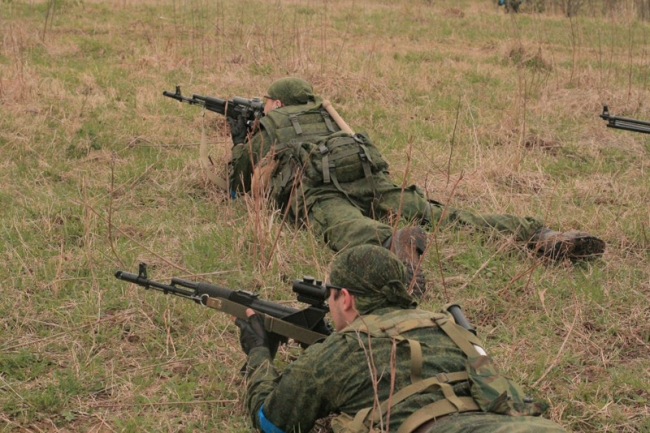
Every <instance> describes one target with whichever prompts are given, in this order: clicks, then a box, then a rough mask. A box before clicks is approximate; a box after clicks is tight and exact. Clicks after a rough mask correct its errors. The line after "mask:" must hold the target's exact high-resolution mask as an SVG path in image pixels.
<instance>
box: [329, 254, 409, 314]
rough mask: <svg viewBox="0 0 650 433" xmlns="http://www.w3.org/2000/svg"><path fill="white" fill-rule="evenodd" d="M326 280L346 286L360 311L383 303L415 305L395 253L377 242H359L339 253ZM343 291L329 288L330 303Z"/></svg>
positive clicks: (406, 278)
mask: <svg viewBox="0 0 650 433" xmlns="http://www.w3.org/2000/svg"><path fill="white" fill-rule="evenodd" d="M329 282H330V284H331V285H333V286H337V287H340V288H345V289H349V292H350V294H351V295H352V296H354V304H355V307H356V311H357V312H358V313H359V314H368V313H370V312H371V311H373V310H376V309H377V308H382V307H391V306H392V307H401V308H412V307H415V306H417V302H416V301H415V299H413V297H411V295H409V294H408V292H407V286H408V277H407V272H406V268H405V267H404V265H403V264H402V262H401V261H400V259H398V258H397V256H395V254H393V253H392V252H390V251H389V250H388V249H386V248H382V247H380V246H378V245H360V246H357V247H352V248H350V249H347V250H345V251H343V252H342V253H340V254H339V255H338V256H337V257H336V258H335V259H334V261H333V262H332V265H331V268H330V275H329ZM342 291H343V290H333V291H332V294H331V296H330V304H331V303H332V299H335V298H336V297H337V296H340V292H342ZM335 292H339V293H335ZM330 306H331V305H330Z"/></svg>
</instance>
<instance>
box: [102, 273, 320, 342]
mask: <svg viewBox="0 0 650 433" xmlns="http://www.w3.org/2000/svg"><path fill="white" fill-rule="evenodd" d="M115 278H117V279H119V280H123V281H127V282H129V283H133V284H137V285H139V286H142V287H144V288H145V289H154V290H158V291H161V292H163V293H164V294H172V295H175V296H179V297H181V298H186V299H190V300H192V301H194V302H196V303H199V304H201V305H205V306H207V307H210V308H214V309H216V310H219V311H222V312H224V313H226V314H230V315H233V316H235V317H238V318H241V319H246V318H247V316H246V309H247V308H251V309H253V310H255V312H256V313H258V314H261V315H262V317H263V319H264V327H265V328H266V330H267V331H268V332H269V337H270V338H272V339H273V340H275V341H276V342H278V343H280V342H281V343H286V342H287V339H289V338H291V339H293V340H295V341H297V342H299V343H300V344H301V345H302V346H303V347H307V346H309V345H311V344H313V343H315V342H317V341H318V340H321V339H323V338H325V337H327V336H328V335H329V334H330V333H331V332H332V331H331V328H330V326H329V324H328V323H327V322H326V321H325V314H327V312H328V311H329V308H328V306H327V304H325V296H324V293H325V292H326V290H325V288H322V287H321V289H322V293H323V295H322V296H320V297H318V296H313V293H316V292H315V291H317V290H318V286H317V285H315V284H309V283H306V284H305V285H304V287H303V286H299V287H298V288H296V286H295V285H294V292H296V293H297V294H298V300H301V302H305V303H307V304H309V307H307V308H305V309H303V310H300V309H297V308H292V307H288V306H285V305H280V304H277V303H275V302H271V301H265V300H263V299H259V295H258V294H257V293H251V292H247V291H243V290H230V289H227V288H225V287H220V286H216V285H213V284H208V283H199V282H194V281H187V280H182V279H180V278H172V280H171V284H163V283H159V282H156V281H152V280H150V279H149V278H148V276H147V265H146V264H145V263H140V266H139V269H138V274H137V275H136V274H132V273H129V272H124V271H117V272H115ZM297 281H301V280H297ZM303 289H304V290H306V291H307V292H306V295H307V296H305V297H303ZM302 299H305V300H302ZM276 347H277V345H276Z"/></svg>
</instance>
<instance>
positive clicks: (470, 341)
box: [436, 318, 482, 358]
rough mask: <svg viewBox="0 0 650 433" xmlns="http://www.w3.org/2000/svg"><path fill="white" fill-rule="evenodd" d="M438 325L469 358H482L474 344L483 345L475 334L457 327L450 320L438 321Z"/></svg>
mask: <svg viewBox="0 0 650 433" xmlns="http://www.w3.org/2000/svg"><path fill="white" fill-rule="evenodd" d="M436 323H437V324H438V326H439V327H440V329H442V330H443V331H444V332H445V334H447V336H448V337H449V338H451V339H452V341H453V342H454V343H455V344H456V346H458V347H459V348H460V350H462V351H463V353H464V354H465V355H467V357H468V358H475V357H477V356H481V354H480V353H479V352H478V351H477V350H476V348H475V347H474V344H476V345H477V346H481V345H482V343H481V341H480V340H479V339H478V337H476V336H475V335H474V334H472V333H471V332H469V331H468V330H466V329H465V328H463V327H461V326H459V325H456V324H455V323H453V322H451V321H450V320H449V319H446V318H445V319H437V320H436Z"/></svg>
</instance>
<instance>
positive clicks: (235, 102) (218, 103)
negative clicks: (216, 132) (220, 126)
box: [163, 86, 264, 127]
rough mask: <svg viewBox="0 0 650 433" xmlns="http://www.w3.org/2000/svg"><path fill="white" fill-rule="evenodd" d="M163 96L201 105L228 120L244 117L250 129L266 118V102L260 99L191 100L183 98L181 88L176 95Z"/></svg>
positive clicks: (205, 97) (198, 98)
mask: <svg viewBox="0 0 650 433" xmlns="http://www.w3.org/2000/svg"><path fill="white" fill-rule="evenodd" d="M163 95H164V96H167V97H168V98H173V99H176V100H177V101H179V102H184V103H186V104H190V105H200V106H201V107H204V108H205V109H206V110H210V111H214V112H215V113H219V114H222V115H224V116H226V118H228V119H238V118H240V117H242V118H243V119H244V121H245V122H246V125H247V126H248V127H252V125H253V123H254V122H255V120H257V119H259V118H261V117H263V116H264V102H263V101H262V100H261V99H260V98H252V99H246V98H241V97H239V96H235V97H234V98H232V99H230V100H225V99H219V98H215V97H212V96H203V95H192V97H191V98H190V97H187V96H183V94H182V93H181V86H176V91H175V92H174V93H172V92H168V91H164V92H163Z"/></svg>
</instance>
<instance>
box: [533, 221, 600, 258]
mask: <svg viewBox="0 0 650 433" xmlns="http://www.w3.org/2000/svg"><path fill="white" fill-rule="evenodd" d="M528 246H529V247H530V248H531V249H533V250H534V251H535V252H537V254H539V255H541V256H544V257H548V258H550V259H553V260H564V259H569V260H571V261H572V262H575V261H578V260H586V259H590V258H595V257H599V256H601V255H602V254H603V252H604V251H605V242H604V241H602V240H601V239H598V238H597V237H595V236H592V235H590V234H588V233H585V232H579V231H576V230H571V231H568V232H556V231H554V230H551V229H549V228H547V227H542V228H541V229H539V230H537V231H536V232H535V234H534V235H533V237H532V238H531V240H530V241H529V243H528Z"/></svg>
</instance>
